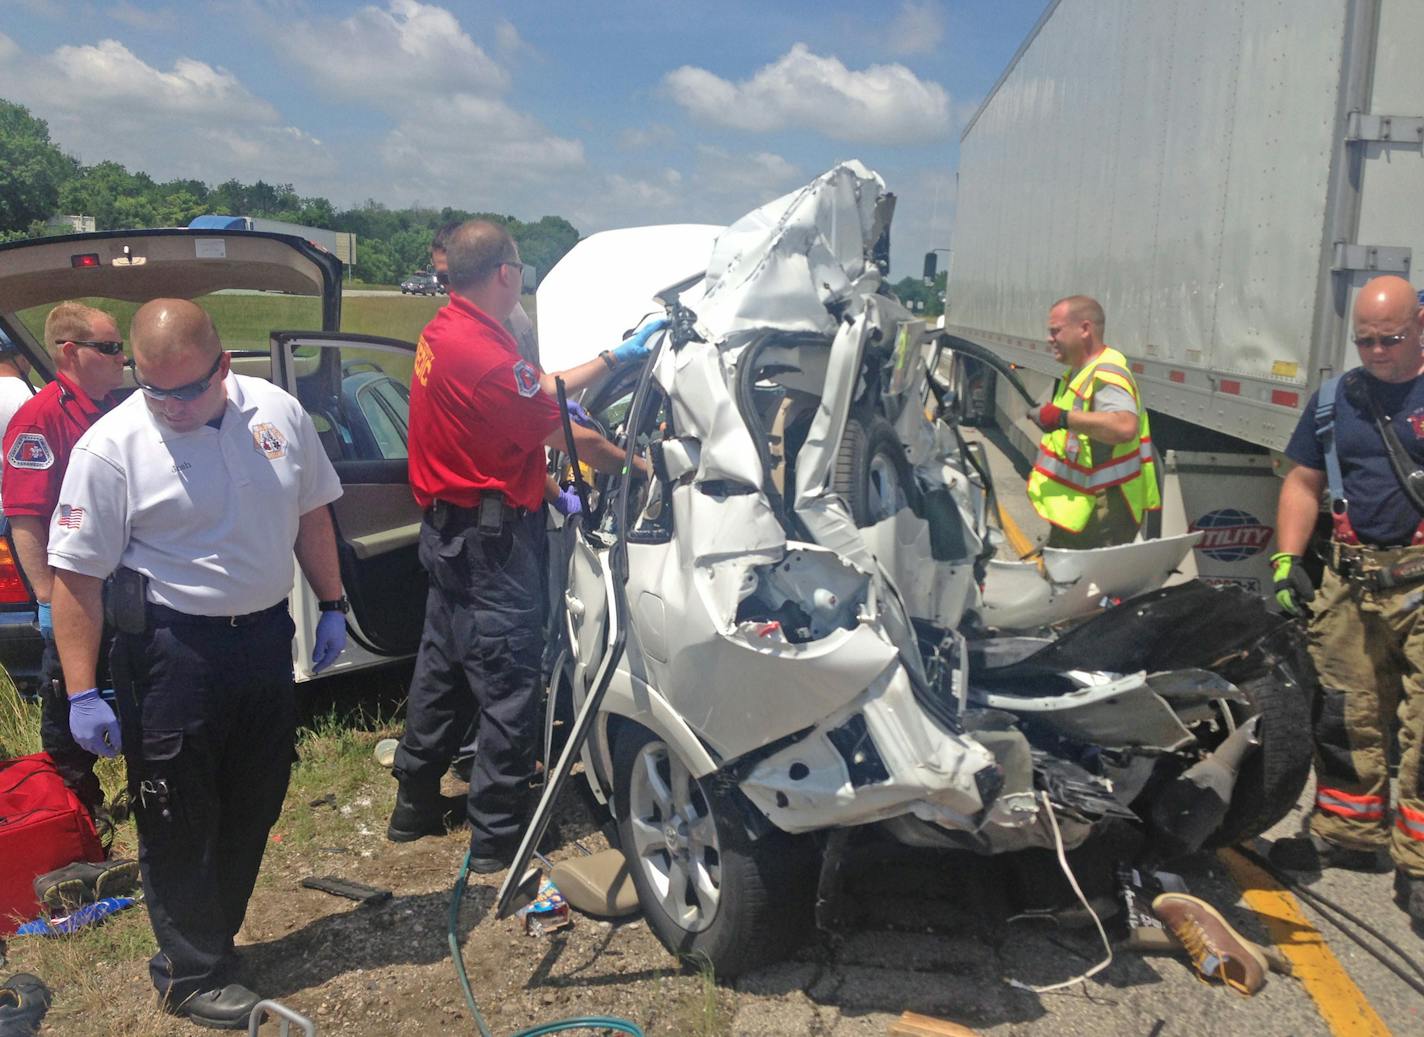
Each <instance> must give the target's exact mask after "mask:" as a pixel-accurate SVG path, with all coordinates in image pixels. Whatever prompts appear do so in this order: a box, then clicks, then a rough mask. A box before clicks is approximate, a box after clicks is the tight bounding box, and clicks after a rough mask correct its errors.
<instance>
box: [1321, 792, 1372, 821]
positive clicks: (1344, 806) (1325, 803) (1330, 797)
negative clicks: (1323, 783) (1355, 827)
mask: <svg viewBox="0 0 1424 1037" xmlns="http://www.w3.org/2000/svg"><path fill="white" fill-rule="evenodd" d="M1315 805H1316V807H1317V808H1318V809H1320V810H1324V811H1326V812H1327V813H1331V814H1335V815H1337V816H1339V817H1343V818H1346V819H1347V820H1351V821H1379V820H1381V819H1382V818H1383V817H1384V800H1383V799H1382V798H1380V797H1379V796H1355V795H1351V794H1350V793H1348V792H1343V791H1341V790H1340V789H1332V788H1325V787H1321V788H1318V789H1316V790H1315Z"/></svg>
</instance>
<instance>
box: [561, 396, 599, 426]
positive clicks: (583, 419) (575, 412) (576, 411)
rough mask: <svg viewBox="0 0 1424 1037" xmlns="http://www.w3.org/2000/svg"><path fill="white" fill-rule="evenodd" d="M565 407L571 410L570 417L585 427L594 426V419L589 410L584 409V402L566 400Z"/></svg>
mask: <svg viewBox="0 0 1424 1037" xmlns="http://www.w3.org/2000/svg"><path fill="white" fill-rule="evenodd" d="M564 409H565V410H567V411H568V412H569V418H570V419H571V420H573V421H575V422H577V423H578V424H580V425H582V426H583V427H584V428H593V419H592V418H591V417H589V415H588V411H586V410H584V409H583V404H582V403H579V401H578V400H565V401H564Z"/></svg>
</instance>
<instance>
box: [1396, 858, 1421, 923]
mask: <svg viewBox="0 0 1424 1037" xmlns="http://www.w3.org/2000/svg"><path fill="white" fill-rule="evenodd" d="M1394 902H1395V903H1396V904H1398V905H1399V906H1400V907H1402V908H1403V909H1404V911H1405V913H1406V914H1408V915H1409V921H1410V924H1411V925H1412V926H1413V927H1414V931H1415V932H1417V933H1421V934H1424V876H1420V875H1406V874H1405V873H1404V872H1402V871H1396V872H1395V873H1394Z"/></svg>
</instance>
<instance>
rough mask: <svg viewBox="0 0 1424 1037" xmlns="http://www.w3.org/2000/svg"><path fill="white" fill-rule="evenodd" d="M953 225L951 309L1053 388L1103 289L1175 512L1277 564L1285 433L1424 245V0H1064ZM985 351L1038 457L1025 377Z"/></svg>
mask: <svg viewBox="0 0 1424 1037" xmlns="http://www.w3.org/2000/svg"><path fill="white" fill-rule="evenodd" d="M952 246H953V248H952V251H951V253H950V257H949V274H948V290H947V295H946V298H947V308H946V313H945V317H944V325H945V330H946V331H947V332H948V333H949V334H950V335H952V336H958V337H961V338H963V339H968V340H970V341H972V342H974V343H976V344H978V345H980V346H982V347H987V348H988V349H990V350H992V351H993V352H994V353H996V354H998V355H999V356H1000V357H1001V358H1003V359H1005V360H1007V361H1009V362H1011V363H1012V364H1014V365H1015V366H1016V367H1017V368H1018V373H1019V374H1020V375H1021V376H1022V378H1023V380H1024V382H1025V383H1026V384H1027V385H1028V386H1029V388H1030V390H1031V391H1032V392H1034V393H1035V394H1036V395H1037V396H1038V398H1039V399H1041V400H1047V399H1049V395H1050V392H1051V388H1052V384H1053V381H1054V379H1055V378H1056V377H1057V376H1058V375H1060V374H1061V373H1062V368H1061V367H1060V366H1059V365H1058V364H1056V363H1055V361H1054V360H1053V357H1052V354H1051V352H1050V351H1049V347H1048V345H1047V342H1046V331H1045V325H1046V320H1047V315H1048V310H1049V308H1050V306H1051V304H1052V303H1053V302H1054V301H1055V300H1056V299H1058V298H1061V297H1063V296H1065V295H1071V294H1077V293H1083V294H1087V295H1092V296H1094V297H1096V298H1097V299H1098V300H1100V301H1101V302H1102V304H1103V307H1104V309H1105V310H1106V312H1107V331H1106V339H1107V341H1108V343H1109V344H1111V345H1112V346H1114V347H1116V348H1117V349H1119V350H1121V351H1122V352H1123V353H1124V354H1126V356H1127V357H1128V358H1129V360H1130V362H1131V365H1132V368H1133V370H1134V372H1135V373H1136V377H1137V380H1138V383H1139V385H1140V387H1141V390H1142V394H1143V398H1144V400H1145V402H1146V404H1147V407H1148V409H1149V412H1150V415H1151V421H1152V435H1153V441H1154V445H1155V447H1156V449H1157V451H1158V453H1159V455H1160V457H1161V459H1162V461H1163V462H1164V463H1163V464H1161V465H1160V466H1159V468H1160V470H1161V471H1162V472H1163V473H1164V475H1165V484H1164V488H1163V489H1164V493H1163V514H1162V530H1161V531H1162V533H1163V534H1164V535H1165V534H1169V533H1180V532H1185V531H1188V530H1193V529H1200V530H1202V531H1203V536H1202V539H1201V541H1200V542H1199V544H1198V547H1197V549H1196V551H1195V553H1194V558H1193V562H1194V564H1195V572H1194V574H1195V575H1198V576H1200V577H1201V578H1203V579H1205V580H1207V581H1209V582H1218V583H1221V582H1230V583H1236V584H1240V585H1243V586H1245V587H1248V588H1251V589H1255V590H1269V588H1270V586H1271V582H1270V566H1269V556H1270V554H1271V552H1272V551H1273V550H1274V549H1275V548H1274V546H1273V545H1274V542H1275V530H1274V525H1275V510H1276V494H1277V490H1278V487H1279V476H1280V475H1282V474H1284V466H1285V465H1288V463H1289V462H1287V461H1285V460H1284V458H1283V456H1282V455H1281V453H1280V451H1281V450H1282V449H1283V448H1284V446H1285V444H1286V442H1287V440H1288V439H1289V438H1290V434H1291V431H1292V430H1293V429H1294V428H1295V425H1296V422H1297V420H1298V419H1299V417H1300V414H1301V412H1302V409H1303V408H1304V406H1305V405H1306V402H1307V400H1308V399H1309V398H1310V394H1311V392H1312V391H1313V390H1314V389H1315V388H1316V387H1317V386H1318V385H1319V384H1320V383H1321V381H1322V380H1324V379H1325V378H1328V377H1329V376H1331V375H1332V374H1334V373H1339V372H1340V371H1343V370H1345V369H1346V368H1348V367H1352V366H1354V365H1355V364H1356V363H1357V359H1356V355H1355V354H1356V350H1355V349H1354V348H1353V346H1352V345H1351V343H1350V336H1351V329H1350V321H1349V315H1350V312H1351V307H1352V305H1353V299H1354V295H1355V293H1356V292H1357V291H1358V289H1359V287H1360V286H1361V285H1362V284H1363V283H1364V282H1365V281H1366V280H1368V279H1369V278H1371V277H1373V276H1376V275H1379V274H1386V273H1393V274H1399V275H1401V276H1403V277H1405V278H1410V277H1411V275H1412V273H1413V269H1412V266H1413V262H1414V258H1415V256H1416V254H1418V255H1424V11H1421V10H1420V7H1419V4H1418V2H1417V0H1291V2H1289V3H1262V2H1258V0H1236V2H1227V0H1056V2H1053V3H1050V4H1049V6H1048V8H1047V10H1046V11H1045V12H1044V14H1043V16H1042V17H1041V18H1040V20H1039V22H1038V24H1037V25H1036V27H1035V28H1034V30H1033V31H1032V32H1031V33H1030V35H1029V37H1028V39H1027V40H1026V41H1025V42H1024V44H1023V45H1022V46H1021V47H1020V48H1019V51H1018V53H1017V54H1016V55H1015V56H1014V58H1013V60H1012V61H1011V62H1010V65H1009V67H1008V69H1007V70H1006V71H1005V72H1004V74H1003V75H1002V76H1001V77H1000V79H999V81H998V83H997V84H996V85H995V87H994V88H993V90H992V91H991V92H990V94H989V96H988V97H987V98H986V99H985V101H984V103H983V104H982V105H981V106H980V108H979V110H978V112H977V113H976V114H975V115H974V117H973V118H972V119H971V120H970V121H969V123H968V125H967V126H966V127H965V129H964V132H963V134H962V137H961V140H960V162H959V173H958V200H957V209H956V218H955V228H954V236H953V240H952ZM932 255H933V254H932ZM926 268H927V273H929V272H932V268H933V261H932V260H931V259H930V258H929V257H927V259H926ZM1414 280H1415V284H1416V286H1418V278H1417V277H1416V278H1414ZM961 363H963V364H964V365H965V367H964V368H963V369H962V370H961V371H960V372H959V375H958V384H960V385H961V386H962V387H964V388H966V390H967V395H968V396H969V397H970V399H969V400H967V401H966V402H968V403H970V404H971V405H972V404H973V402H974V401H975V400H977V401H978V402H979V403H980V405H981V407H982V410H983V412H984V417H986V418H987V417H988V416H989V415H988V411H989V409H990V407H992V409H993V412H994V413H993V417H995V418H996V419H997V422H998V424H999V426H1000V428H1001V429H1003V430H1005V431H1007V432H1008V438H1009V439H1010V441H1011V442H1012V444H1013V445H1014V446H1015V447H1016V448H1017V449H1018V450H1019V451H1020V452H1021V453H1022V454H1023V455H1024V456H1025V457H1031V456H1032V453H1033V450H1034V448H1035V444H1036V441H1037V438H1038V435H1039V433H1038V430H1037V428H1036V427H1035V426H1033V424H1032V423H1031V422H1030V421H1029V420H1028V418H1027V417H1026V405H1025V403H1024V402H1023V400H1022V399H1021V398H1020V397H1019V396H1018V395H1017V394H1016V393H1013V392H1011V391H1010V387H1009V386H1008V385H1007V384H1005V383H1004V380H1003V379H996V378H995V377H994V376H993V374H992V372H991V371H990V369H989V368H988V367H987V366H985V365H982V364H980V365H976V364H975V362H974V361H968V360H961Z"/></svg>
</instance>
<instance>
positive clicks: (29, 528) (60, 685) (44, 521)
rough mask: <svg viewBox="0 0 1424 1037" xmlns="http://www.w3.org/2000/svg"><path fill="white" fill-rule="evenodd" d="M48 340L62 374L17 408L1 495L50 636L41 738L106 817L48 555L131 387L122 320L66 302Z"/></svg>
mask: <svg viewBox="0 0 1424 1037" xmlns="http://www.w3.org/2000/svg"><path fill="white" fill-rule="evenodd" d="M44 341H45V346H46V347H47V348H48V349H49V352H50V356H51V357H52V358H53V359H54V369H55V377H54V380H53V381H51V382H50V383H49V384H48V385H46V386H45V387H44V388H43V389H41V390H40V391H39V392H38V393H36V394H35V395H34V396H33V397H31V398H30V399H29V400H28V402H26V403H25V404H24V405H23V406H21V407H20V409H19V410H18V411H16V412H15V416H14V417H13V418H12V419H11V420H10V424H9V425H8V426H7V427H6V429H5V437H4V456H5V468H4V473H3V476H0V479H3V482H0V501H3V503H4V508H5V516H6V517H7V518H8V519H9V520H10V536H11V539H12V540H13V541H14V544H15V554H16V556H17V560H18V561H19V563H20V568H21V569H23V570H24V573H25V579H27V580H28V581H29V583H30V587H31V589H32V590H33V591H34V592H35V600H36V601H37V602H38V603H39V624H40V633H41V634H43V635H44V642H45V647H44V657H43V659H42V660H41V685H40V700H41V715H40V741H41V744H42V745H43V746H44V751H45V752H47V753H49V755H50V758H51V759H53V760H54V766H55V769H56V770H57V771H59V774H60V776H61V777H62V778H63V779H64V782H65V784H66V785H68V786H69V787H70V788H71V789H73V790H74V794H75V795H76V796H78V797H79V801H80V802H81V803H83V804H84V806H85V807H86V808H88V810H89V812H90V813H91V814H95V815H96V820H98V821H100V822H101V823H103V821H104V820H105V818H104V815H103V813H102V811H101V809H100V808H101V807H102V805H103V802H104V794H103V791H102V790H101V789H100V788H99V779H98V778H97V777H95V776H94V754H93V753H90V752H86V751H85V750H84V749H82V748H80V746H79V745H78V744H77V743H76V742H75V741H74V738H73V736H72V735H71V734H70V731H69V696H68V695H66V694H65V686H64V674H63V672H62V671H61V668H60V665H59V655H58V654H57V652H56V651H55V643H54V624H53V623H52V621H51V618H50V599H51V593H52V591H53V587H54V571H53V570H52V569H51V568H50V566H49V558H48V550H49V524H50V518H51V516H53V515H54V509H55V507H56V506H57V505H58V504H59V487H60V484H61V482H63V480H64V473H65V471H66V470H67V469H68V467H69V455H70V452H71V451H72V450H73V449H74V444H75V443H77V442H78V441H79V437H80V436H82V435H83V434H84V433H85V432H86V431H88V429H89V426H90V425H92V424H94V422H95V421H97V420H98V419H99V416H100V415H101V414H103V413H104V412H105V411H106V410H108V409H109V407H110V406H111V405H112V402H113V400H112V398H111V396H110V395H109V394H110V393H112V392H113V391H114V390H115V389H117V388H118V387H119V386H120V385H122V384H123V380H124V344H123V342H122V341H121V339H120V336H119V327H118V325H117V324H116V323H114V318H113V317H111V316H110V315H109V314H107V313H105V312H104V311H103V310H96V309H94V308H93V307H92V306H85V305H83V304H81V303H77V302H62V303H60V304H59V305H58V306H56V307H55V308H54V309H52V310H50V312H49V316H48V317H47V318H45V326H44Z"/></svg>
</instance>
